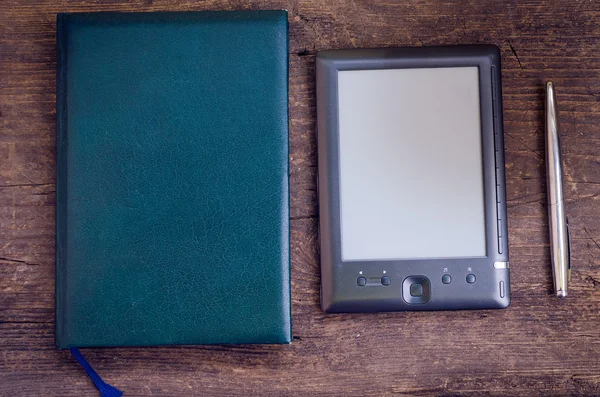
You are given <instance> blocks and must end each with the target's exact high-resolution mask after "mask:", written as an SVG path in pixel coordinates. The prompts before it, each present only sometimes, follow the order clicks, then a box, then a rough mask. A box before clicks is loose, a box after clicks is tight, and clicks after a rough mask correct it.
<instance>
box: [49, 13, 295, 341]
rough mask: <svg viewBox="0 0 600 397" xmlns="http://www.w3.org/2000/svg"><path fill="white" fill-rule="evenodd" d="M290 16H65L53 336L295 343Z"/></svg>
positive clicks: (60, 44) (60, 42) (60, 22)
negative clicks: (291, 250) (291, 269)
mask: <svg viewBox="0 0 600 397" xmlns="http://www.w3.org/2000/svg"><path fill="white" fill-rule="evenodd" d="M287 98H288V26H287V12H285V11H245V12H185V13H163V12H160V13H159V12H156V13H82V14H59V15H58V17H57V98H56V102H57V109H56V117H57V183H56V185H57V186H56V190H57V203H56V204H57V215H56V227H57V230H56V234H57V239H56V249H57V252H56V340H57V345H58V346H59V347H60V348H66V347H69V346H76V347H87V346H141V345H170V344H214V343H289V342H290V340H291V320H290V278H289V277H290V274H289V199H288V197H289V186H288V108H287V103H288V102H287V101H288V99H287Z"/></svg>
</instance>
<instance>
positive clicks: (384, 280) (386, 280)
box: [381, 276, 392, 285]
mask: <svg viewBox="0 0 600 397" xmlns="http://www.w3.org/2000/svg"><path fill="white" fill-rule="evenodd" d="M391 283H392V279H391V278H389V277H388V276H383V277H381V284H382V285H390V284H391Z"/></svg>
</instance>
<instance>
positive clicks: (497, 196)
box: [496, 179, 500, 204]
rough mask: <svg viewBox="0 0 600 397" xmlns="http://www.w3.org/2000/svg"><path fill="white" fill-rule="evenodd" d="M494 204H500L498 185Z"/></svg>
mask: <svg viewBox="0 0 600 397" xmlns="http://www.w3.org/2000/svg"><path fill="white" fill-rule="evenodd" d="M496 180H497V179H496ZM496 203H498V204H499V203H500V185H496Z"/></svg>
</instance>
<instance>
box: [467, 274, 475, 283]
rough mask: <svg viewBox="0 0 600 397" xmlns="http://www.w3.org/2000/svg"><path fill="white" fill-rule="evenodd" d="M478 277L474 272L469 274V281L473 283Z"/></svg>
mask: <svg viewBox="0 0 600 397" xmlns="http://www.w3.org/2000/svg"><path fill="white" fill-rule="evenodd" d="M476 279H477V278H476V277H475V275H474V274H467V283H469V284H473V283H474V282H475V280H476Z"/></svg>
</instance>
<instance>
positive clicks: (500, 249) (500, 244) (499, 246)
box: [498, 237, 504, 254]
mask: <svg viewBox="0 0 600 397" xmlns="http://www.w3.org/2000/svg"><path fill="white" fill-rule="evenodd" d="M502 244H503V240H502V237H498V253H499V254H501V253H502V252H503V251H504V248H503V247H502Z"/></svg>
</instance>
